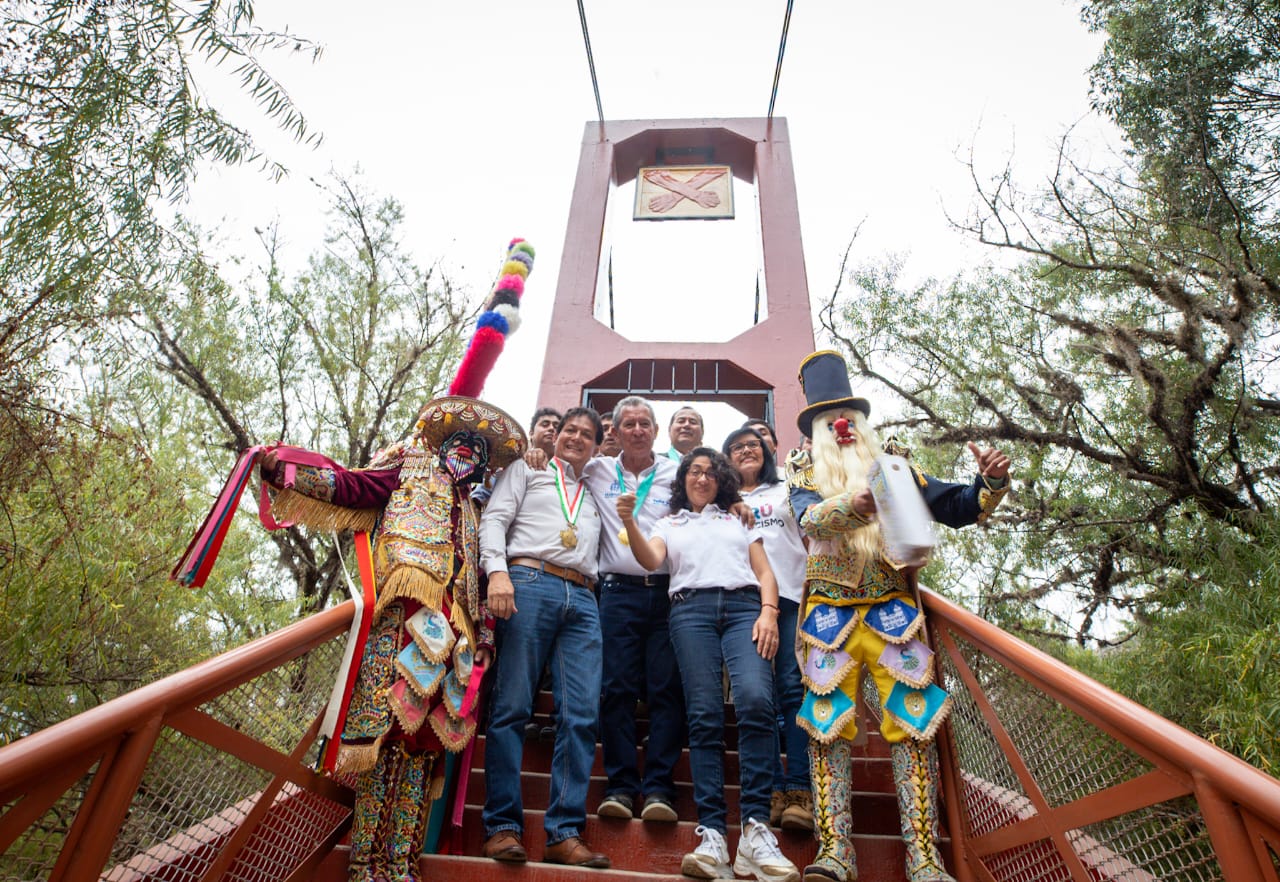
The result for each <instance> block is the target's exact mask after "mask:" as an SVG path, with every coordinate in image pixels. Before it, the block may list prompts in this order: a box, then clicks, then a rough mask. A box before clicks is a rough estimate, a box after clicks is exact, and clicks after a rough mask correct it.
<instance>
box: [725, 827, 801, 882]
mask: <svg viewBox="0 0 1280 882" xmlns="http://www.w3.org/2000/svg"><path fill="white" fill-rule="evenodd" d="M733 871H734V872H735V873H737V874H738V875H739V876H755V877H756V879H757V880H759V882H800V871H799V870H798V869H796V865H795V864H793V863H791V861H789V860H787V858H786V856H785V855H783V853H782V851H781V850H779V848H778V839H777V837H776V836H774V835H773V831H772V830H770V829H769V828H768V826H766V825H765V824H762V823H760V822H759V821H757V820H756V819H755V818H748V819H747V822H746V823H745V824H743V825H742V838H741V839H739V840H738V856H737V857H736V858H734V861H733Z"/></svg>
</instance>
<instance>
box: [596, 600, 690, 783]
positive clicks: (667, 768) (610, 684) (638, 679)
mask: <svg viewBox="0 0 1280 882" xmlns="http://www.w3.org/2000/svg"><path fill="white" fill-rule="evenodd" d="M669 609H670V602H669V601H668V599H667V586H666V585H661V586H649V587H646V586H643V585H629V584H626V583H623V582H611V581H608V580H607V579H606V580H605V581H603V582H601V583H600V629H601V631H602V632H603V634H604V641H605V643H606V644H607V645H608V647H609V652H608V654H607V655H606V656H605V660H604V687H603V690H602V691H601V694H600V742H601V744H602V745H603V747H604V772H605V774H606V775H607V776H608V778H609V780H608V783H607V784H606V785H605V793H606V794H608V795H610V796H612V795H617V794H622V795H625V796H628V797H630V798H632V799H633V800H634V799H635V798H636V797H638V796H641V795H643V796H645V797H649V796H660V797H662V798H664V799H667V800H670V801H672V802H674V801H675V796H676V788H675V782H674V781H673V780H672V777H671V775H672V771H673V770H674V768H675V765H676V761H677V760H678V759H679V758H680V750H681V748H682V747H683V746H684V745H683V742H684V698H683V694H682V692H681V690H680V669H679V668H678V667H677V666H676V660H675V657H674V656H673V655H672V653H671V639H670V637H669V635H668V633H667V612H668V610H669ZM641 699H643V700H644V701H645V702H646V703H647V704H648V705H649V744H648V747H647V748H646V749H645V755H644V780H643V781H641V779H640V772H639V755H638V751H637V750H636V745H637V739H636V702H637V701H640V700H641Z"/></svg>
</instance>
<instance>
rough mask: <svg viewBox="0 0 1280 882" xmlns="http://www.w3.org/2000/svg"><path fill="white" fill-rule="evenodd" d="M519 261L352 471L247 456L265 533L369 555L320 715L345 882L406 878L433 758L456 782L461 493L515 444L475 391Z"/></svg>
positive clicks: (487, 640) (470, 549)
mask: <svg viewBox="0 0 1280 882" xmlns="http://www.w3.org/2000/svg"><path fill="white" fill-rule="evenodd" d="M532 266H533V249H532V248H531V247H530V246H529V245H528V244H527V243H526V242H524V240H522V239H515V240H513V241H512V242H511V243H510V246H509V248H508V252H507V256H506V259H505V261H504V264H503V268H502V273H501V274H500V277H499V279H498V282H497V284H496V285H495V286H494V290H493V293H492V294H491V296H490V298H489V301H488V302H487V303H486V305H485V309H484V311H483V312H482V314H481V315H480V317H479V319H478V320H477V323H476V330H475V333H474V335H473V336H472V339H471V343H470V345H469V346H468V349H467V352H466V354H465V356H464V357H463V360H462V364H461V366H460V367H459V370H458V374H457V377H456V378H455V380H454V382H453V384H452V385H451V386H450V395H449V396H447V397H442V398H438V399H435V400H433V401H431V402H429V403H428V404H427V405H426V407H425V408H424V409H423V411H422V413H421V415H420V416H419V419H418V422H417V424H416V425H415V427H414V430H413V433H412V434H411V436H410V437H409V438H407V439H406V440H404V441H401V442H399V443H398V444H395V445H393V446H392V447H390V448H388V449H386V450H384V451H382V452H380V453H378V454H377V455H376V456H375V457H374V459H373V461H372V462H370V463H369V464H368V466H367V467H365V468H363V469H347V468H344V467H342V466H340V465H338V464H337V463H334V462H332V461H331V460H327V459H325V458H323V457H319V456H317V455H316V454H311V453H309V452H306V451H298V450H297V449H296V448H264V449H262V450H259V451H256V452H255V455H254V456H252V457H250V459H255V458H257V457H258V456H260V455H262V454H274V457H273V458H272V459H270V460H268V461H269V462H271V463H272V468H271V469H270V470H269V473H267V470H266V469H265V466H264V474H263V478H264V481H265V482H266V483H267V484H268V485H269V486H270V488H271V491H272V493H273V495H274V500H273V502H272V504H271V510H270V513H269V514H268V513H266V512H265V511H264V512H263V523H264V524H266V525H268V526H269V527H270V526H272V525H273V524H274V523H275V522H274V521H272V518H271V516H274V518H275V520H276V521H279V522H280V523H279V525H280V526H285V525H288V524H300V525H302V526H306V527H309V528H311V529H314V530H341V529H353V530H356V531H358V537H359V536H363V535H365V534H369V535H370V536H371V537H372V543H371V545H370V543H369V542H367V541H366V542H364V543H363V545H362V544H361V543H359V542H358V543H357V548H358V549H361V548H363V550H364V554H363V556H362V557H361V558H360V564H361V574H362V580H363V581H367V582H369V583H371V584H370V585H369V589H370V590H368V591H367V596H368V600H369V603H367V604H365V609H364V610H363V626H362V627H360V628H358V629H356V631H357V632H358V633H353V638H352V642H351V647H353V648H354V654H355V656H357V658H354V659H353V660H352V664H353V665H355V666H356V667H355V668H354V670H353V672H352V673H351V674H350V675H348V674H347V673H345V672H344V673H343V674H342V675H340V677H339V690H338V691H339V695H340V697H341V710H340V711H339V712H338V713H336V714H333V715H332V716H333V717H334V718H336V719H337V720H339V721H340V722H339V723H337V724H336V726H335V729H336V732H337V733H338V734H339V742H338V746H337V750H336V751H335V752H333V758H334V762H333V763H332V765H331V766H330V768H332V770H333V771H335V772H336V773H338V774H343V773H350V774H354V775H356V805H355V809H354V818H353V825H352V843H351V858H350V863H349V867H350V870H349V872H350V878H351V879H352V880H355V882H373V880H379V882H381V880H387V882H409V880H417V879H418V875H417V855H418V854H419V853H420V852H421V850H422V847H423V843H424V839H425V836H426V831H427V828H428V826H429V825H432V823H431V822H432V817H431V816H432V813H433V812H435V811H436V809H437V808H439V809H440V810H442V811H443V810H444V809H445V808H446V807H445V806H444V805H443V802H444V800H441V799H440V797H441V795H442V792H443V790H444V788H445V778H444V770H445V768H446V767H453V765H454V764H453V763H446V762H444V761H442V758H443V757H446V756H447V755H450V754H459V753H462V754H463V755H464V759H463V762H462V763H461V764H459V765H458V769H460V771H459V772H458V774H457V775H456V777H457V778H458V779H459V780H465V771H461V770H462V769H464V768H465V767H467V766H469V751H470V748H471V747H472V745H473V743H474V742H473V736H474V734H475V726H476V718H477V715H478V712H479V707H478V700H477V697H478V688H479V683H480V680H481V678H482V677H483V673H484V669H485V666H484V665H482V664H481V663H480V661H479V659H478V658H477V656H481V657H483V656H484V655H486V654H488V655H491V654H492V651H493V648H492V643H493V639H492V620H491V619H489V618H488V617H487V615H486V612H485V607H484V602H483V599H482V596H481V585H480V568H479V563H478V554H479V548H478V527H477V518H476V510H475V507H474V504H473V503H472V501H471V492H470V491H471V488H472V486H473V484H474V483H475V482H476V481H479V480H482V479H483V477H484V475H485V473H486V472H487V471H490V470H493V469H497V468H501V467H503V466H505V465H506V464H508V463H510V462H512V461H513V460H515V459H516V458H518V457H520V456H522V455H523V454H524V451H525V448H526V447H527V440H526V438H525V434H524V430H523V429H522V428H521V427H520V424H519V423H518V422H517V421H516V420H514V419H513V418H512V417H510V416H509V415H508V414H506V413H504V412H503V411H502V410H500V409H498V408H496V407H493V406H492V405H489V404H486V403H485V402H483V401H478V400H476V398H475V396H477V395H479V394H480V392H481V390H482V389H483V387H484V382H485V379H486V378H487V377H488V374H489V371H490V370H491V369H492V367H493V365H494V362H495V360H496V359H497V357H498V354H499V353H500V352H501V351H502V347H503V343H504V341H505V338H506V337H507V335H509V334H510V333H511V332H512V331H514V330H515V328H516V327H517V326H518V325H519V302H520V297H521V295H522V294H523V292H524V280H525V277H526V276H527V275H528V273H529V270H530V269H531V268H532ZM244 471H245V470H244V468H243V467H238V469H237V472H236V473H235V474H234V475H233V479H232V480H230V481H228V484H227V489H226V490H224V494H223V496H224V497H226V498H220V500H219V503H218V505H216V506H215V509H214V512H212V513H211V514H210V517H209V518H208V519H207V521H206V524H205V525H204V526H202V528H201V531H200V532H199V533H198V534H197V537H196V539H195V540H193V543H192V547H191V548H189V549H188V552H187V554H186V555H185V556H184V559H183V562H182V563H181V564H180V565H179V568H178V569H176V570H175V573H176V574H178V575H176V576H175V578H183V579H184V581H188V583H189V584H191V583H193V580H197V579H198V578H200V577H201V575H202V574H203V573H205V572H207V569H208V567H209V566H210V565H211V563H212V561H211V557H212V555H213V554H216V546H217V545H219V544H220V543H221V538H220V537H221V533H220V532H219V530H220V528H221V525H222V524H223V523H224V521H226V520H228V519H229V518H228V517H227V512H228V511H229V510H230V509H232V508H234V498H232V496H234V497H236V498H238V494H239V492H240V490H241V489H242V487H243V484H244V481H243V474H242V473H243V472H244ZM264 498H265V497H264ZM358 608H359V607H358ZM482 650H483V652H482ZM326 756H328V754H326ZM460 789H461V788H460ZM433 802H434V805H433ZM437 821H438V818H437ZM435 826H436V827H437V829H438V824H437V825H435Z"/></svg>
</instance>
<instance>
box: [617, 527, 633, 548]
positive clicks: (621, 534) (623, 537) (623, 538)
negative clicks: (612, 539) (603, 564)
mask: <svg viewBox="0 0 1280 882" xmlns="http://www.w3.org/2000/svg"><path fill="white" fill-rule="evenodd" d="M618 541H619V542H621V543H622V544H623V545H630V544H631V540H630V539H628V538H627V528H626V527H623V528H622V529H621V530H619V531H618Z"/></svg>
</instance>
